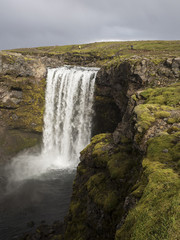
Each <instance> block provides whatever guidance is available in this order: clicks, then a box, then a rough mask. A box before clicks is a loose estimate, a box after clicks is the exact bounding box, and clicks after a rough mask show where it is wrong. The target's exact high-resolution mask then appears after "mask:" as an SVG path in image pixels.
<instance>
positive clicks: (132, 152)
mask: <svg viewBox="0 0 180 240" xmlns="http://www.w3.org/2000/svg"><path fill="white" fill-rule="evenodd" d="M65 56H66V55H65ZM66 57H67V56H66ZM78 59H79V60H78V61H80V62H79V64H80V65H81V64H82V63H83V61H84V60H83V59H80V58H78ZM81 60H82V61H81ZM66 61H67V58H63V57H61V58H53V57H52V59H51V58H48V57H46V56H41V57H35V56H30V57H29V56H23V55H21V54H16V53H11V54H8V53H4V54H2V55H1V56H0V93H1V95H0V133H1V136H2V137H1V139H0V154H1V159H2V157H3V156H4V158H5V157H6V158H7V156H12V155H13V154H15V153H16V152H18V151H19V150H21V149H23V148H26V147H29V146H33V145H35V144H37V142H38V141H39V139H40V134H41V132H42V126H43V110H44V90H45V77H46V68H47V67H57V66H61V65H63V64H64V63H65V62H66ZM68 61H69V64H72V63H76V60H75V58H73V60H72V62H71V61H70V60H68ZM91 61H92V62H91ZM94 61H95V60H94V58H93V60H92V59H91V60H90V59H89V60H88V66H90V65H92V66H93V65H94ZM84 65H85V64H84ZM179 80H180V58H175V57H173V58H168V59H167V58H162V59H160V60H158V61H157V58H153V57H151V58H142V57H131V58H129V59H124V60H120V59H116V61H114V62H112V61H111V62H110V63H109V64H106V66H102V67H101V69H100V71H99V73H98V76H97V79H96V90H95V102H94V108H95V117H94V126H93V135H94V137H93V138H92V140H91V143H90V144H89V145H88V146H87V147H86V148H85V149H84V150H83V151H82V152H81V161H80V163H79V165H78V168H77V175H76V179H75V181H74V185H73V195H72V199H71V204H70V209H69V213H68V216H67V218H66V220H65V224H64V234H63V235H56V236H52V235H51V236H47V239H65V240H71V239H73V240H91V239H92V240H94V239H96V240H100V239H101V240H102V239H109V240H112V239H116V240H120V239H121V240H144V239H148V240H154V239H156V240H157V239H158V240H162V239H169V240H170V239H178V238H179V236H180V233H179V228H178V226H179V222H178V221H179V219H180V217H179V216H178V214H179V212H180V211H179V209H178V208H179V199H180V198H178V194H179V192H180V191H179V188H180V184H179V178H178V174H179V166H180V162H179V161H180V160H179V159H180V155H179V152H180V151H179V150H180V145H179V142H180V141H179V140H180V83H179ZM96 134H98V135H96ZM162 202H163V204H162ZM28 239H30V238H28Z"/></svg>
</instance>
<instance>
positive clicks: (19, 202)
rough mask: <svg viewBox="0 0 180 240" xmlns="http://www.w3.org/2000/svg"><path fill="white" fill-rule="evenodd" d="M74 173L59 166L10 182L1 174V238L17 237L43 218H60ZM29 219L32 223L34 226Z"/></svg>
mask: <svg viewBox="0 0 180 240" xmlns="http://www.w3.org/2000/svg"><path fill="white" fill-rule="evenodd" d="M2 169H3V168H2V167H1V171H2ZM2 175H3V174H1V176H2ZM74 177H75V170H74V171H73V170H71V171H69V170H60V169H59V170H51V171H49V172H47V173H44V174H42V175H41V176H39V177H37V178H34V179H28V180H24V181H20V182H13V183H11V184H10V185H7V182H6V179H5V177H4V178H3V177H1V183H0V184H1V185H0V188H1V191H0V240H11V239H17V238H18V237H19V236H21V235H22V234H23V233H25V232H31V231H33V230H34V228H35V227H37V226H38V225H40V224H41V222H42V221H45V223H47V224H52V223H53V222H54V221H56V220H60V221H63V219H64V216H65V215H66V214H67V211H68V207H69V202H70V196H71V193H72V183H73V180H74ZM32 223H34V224H35V225H34V226H33V228H32V226H31V224H32ZM29 225H30V226H29ZM32 225H33V224H32ZM28 226H29V227H28Z"/></svg>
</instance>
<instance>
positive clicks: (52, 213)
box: [0, 66, 98, 240]
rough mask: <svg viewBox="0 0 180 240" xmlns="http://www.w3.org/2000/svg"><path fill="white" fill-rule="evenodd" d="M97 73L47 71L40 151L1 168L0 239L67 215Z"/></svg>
mask: <svg viewBox="0 0 180 240" xmlns="http://www.w3.org/2000/svg"><path fill="white" fill-rule="evenodd" d="M97 71H98V69H97V68H84V67H70V66H64V67H60V68H56V69H48V74H47V86H46V97H45V113H44V129H43V143H42V149H41V150H40V151H39V150H38V151H37V150H36V151H34V152H33V153H32V151H26V152H24V153H21V154H19V155H18V156H16V157H15V158H13V159H12V161H11V163H10V164H9V165H8V166H6V167H5V169H6V171H4V169H3V170H2V169H0V171H2V172H0V174H1V173H2V174H1V176H2V175H3V174H4V175H5V176H4V177H5V179H6V181H5V183H4V184H3V183H2V182H1V185H2V186H0V187H1V188H0V216H1V217H0V239H3V240H6V239H7V240H10V239H15V238H13V237H14V236H19V235H20V234H22V233H23V232H25V231H27V230H26V229H25V228H26V223H27V222H28V221H32V220H33V221H34V222H35V223H37V225H38V224H39V223H40V221H41V220H45V221H46V222H47V223H52V221H53V220H57V219H58V220H63V217H64V216H65V214H66V213H67V209H68V205H69V201H70V195H71V192H72V182H73V179H74V176H75V169H76V166H77V164H78V162H79V153H80V151H81V150H82V149H83V148H84V147H85V146H86V145H87V144H88V143H89V141H90V137H91V126H92V115H93V110H92V105H93V93H94V82H95V78H96V74H97Z"/></svg>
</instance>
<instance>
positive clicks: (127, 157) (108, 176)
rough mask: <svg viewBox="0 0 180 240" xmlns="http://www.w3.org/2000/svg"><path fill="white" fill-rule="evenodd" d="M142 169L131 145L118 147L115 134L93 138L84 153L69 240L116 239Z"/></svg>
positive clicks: (78, 176)
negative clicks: (126, 203)
mask: <svg viewBox="0 0 180 240" xmlns="http://www.w3.org/2000/svg"><path fill="white" fill-rule="evenodd" d="M139 168H140V164H139V157H138V154H137V152H136V151H134V150H133V149H132V145H131V143H130V142H129V143H128V144H127V141H125V142H124V143H123V142H122V143H121V144H120V145H117V146H116V145H115V144H114V143H113V139H112V135H111V134H100V135H96V136H95V137H93V138H92V141H91V143H90V144H89V145H88V146H87V147H86V148H85V149H84V150H83V151H82V152H81V163H80V164H79V166H78V172H77V176H76V179H75V182H74V186H73V196H72V200H71V205H70V211H69V215H68V218H67V223H66V224H67V226H66V233H65V239H68V240H70V239H99V240H100V239H112V237H113V235H114V233H115V228H116V225H117V223H118V221H119V220H120V219H121V217H122V215H123V214H125V209H124V208H123V205H124V201H125V196H127V195H128V193H129V191H130V189H131V187H132V185H133V183H135V182H136V180H137V178H138V171H139ZM130 172H131V174H129V173H130ZM132 175H133V176H132ZM80 183H81V184H80Z"/></svg>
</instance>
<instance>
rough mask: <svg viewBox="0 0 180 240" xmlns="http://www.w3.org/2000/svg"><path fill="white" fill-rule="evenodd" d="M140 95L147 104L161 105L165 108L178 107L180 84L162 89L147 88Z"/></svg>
mask: <svg viewBox="0 0 180 240" xmlns="http://www.w3.org/2000/svg"><path fill="white" fill-rule="evenodd" d="M140 95H141V96H142V97H144V98H146V102H145V103H148V104H161V105H167V106H179V102H180V83H176V84H172V85H170V86H168V87H163V88H155V89H152V88H149V89H146V90H145V91H143V92H141V93H140Z"/></svg>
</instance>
